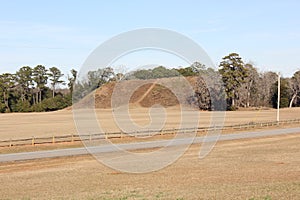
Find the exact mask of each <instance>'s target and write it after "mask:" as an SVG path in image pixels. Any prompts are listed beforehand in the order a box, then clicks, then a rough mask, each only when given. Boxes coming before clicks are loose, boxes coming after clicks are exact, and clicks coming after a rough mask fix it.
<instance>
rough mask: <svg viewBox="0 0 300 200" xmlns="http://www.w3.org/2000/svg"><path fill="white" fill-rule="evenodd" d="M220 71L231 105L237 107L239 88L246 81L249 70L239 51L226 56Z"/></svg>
mask: <svg viewBox="0 0 300 200" xmlns="http://www.w3.org/2000/svg"><path fill="white" fill-rule="evenodd" d="M219 72H220V74H221V75H222V80H223V82H224V84H225V90H226V93H227V98H228V103H229V105H230V104H231V106H233V107H235V100H236V98H237V96H238V95H237V90H238V88H239V87H240V86H241V85H242V84H243V83H245V79H246V78H247V77H248V71H247V69H246V68H245V66H244V62H243V61H242V58H241V57H240V56H239V54H237V53H231V54H229V55H228V56H225V57H224V58H223V60H222V62H221V63H220V65H219Z"/></svg>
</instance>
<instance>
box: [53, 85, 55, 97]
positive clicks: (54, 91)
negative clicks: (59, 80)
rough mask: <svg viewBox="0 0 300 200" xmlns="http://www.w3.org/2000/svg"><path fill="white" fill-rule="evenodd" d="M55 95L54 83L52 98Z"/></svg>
mask: <svg viewBox="0 0 300 200" xmlns="http://www.w3.org/2000/svg"><path fill="white" fill-rule="evenodd" d="M54 95H55V85H53V86H52V98H54Z"/></svg>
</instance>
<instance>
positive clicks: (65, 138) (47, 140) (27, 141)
mask: <svg viewBox="0 0 300 200" xmlns="http://www.w3.org/2000/svg"><path fill="white" fill-rule="evenodd" d="M287 124H300V119H292V120H282V121H279V122H277V121H270V122H259V123H258V122H250V123H245V124H237V125H226V126H222V127H221V126H210V127H191V128H182V129H162V130H147V131H132V132H130V133H126V134H125V133H123V132H111V133H93V134H86V135H78V134H70V135H61V136H51V137H31V138H23V139H10V140H0V147H12V146H24V145H32V146H34V145H38V144H55V143H65V142H80V141H97V140H103V139H112V138H123V137H128V136H129V137H130V136H151V135H155V134H160V135H164V134H175V133H183V134H184V133H188V132H194V131H197V133H199V132H208V131H215V130H222V131H224V130H233V131H234V130H247V129H255V128H264V127H273V126H279V125H287Z"/></svg>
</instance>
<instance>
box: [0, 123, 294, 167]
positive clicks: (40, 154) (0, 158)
mask: <svg viewBox="0 0 300 200" xmlns="http://www.w3.org/2000/svg"><path fill="white" fill-rule="evenodd" d="M285 134H300V128H288V129H277V130H266V131H258V132H245V133H235V134H226V135H221V136H220V137H219V138H216V137H212V136H211V137H206V138H205V137H196V138H195V139H194V141H193V144H197V143H202V142H213V141H215V140H218V141H225V140H237V139H247V138H258V137H266V136H276V135H285ZM190 140H191V139H190V138H185V139H176V140H173V141H172V143H171V145H172V146H179V145H184V144H188V143H189V142H190ZM166 145H170V140H159V141H149V142H139V143H126V144H117V145H116V146H117V147H118V148H121V149H125V150H138V149H150V148H157V147H164V146H166ZM116 149H117V148H116V147H113V146H112V145H103V146H95V147H89V152H88V150H87V149H86V148H84V147H83V148H69V149H59V150H49V151H37V152H24V153H13V154H0V162H11V161H22V160H32V159H40V158H55V157H64V156H76V155H86V154H89V153H105V152H113V151H116Z"/></svg>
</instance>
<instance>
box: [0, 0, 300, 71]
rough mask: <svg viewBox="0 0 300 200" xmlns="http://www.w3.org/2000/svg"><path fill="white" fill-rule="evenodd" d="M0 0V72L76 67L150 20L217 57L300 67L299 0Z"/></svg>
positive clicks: (293, 68) (277, 67) (260, 66)
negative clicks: (102, 46) (230, 55)
mask: <svg viewBox="0 0 300 200" xmlns="http://www.w3.org/2000/svg"><path fill="white" fill-rule="evenodd" d="M0 3H1V6H0V73H4V72H12V73H13V72H15V71H16V70H17V69H19V68H20V67H22V66H25V65H29V66H32V67H34V66H36V65H37V64H43V65H45V66H47V67H52V66H58V67H59V68H60V69H62V71H63V72H64V73H65V74H67V73H68V71H69V70H70V69H72V68H75V69H77V70H79V69H80V67H81V65H82V64H83V62H84V61H85V59H86V58H87V57H88V55H89V54H90V53H91V52H92V51H93V50H94V49H95V48H96V47H97V46H98V45H100V44H101V43H102V42H104V41H106V40H108V39H110V38H111V37H113V36H115V35H117V34H119V33H122V32H126V31H130V30H133V29H138V28H145V27H155V28H165V29H170V30H174V31H177V32H179V33H182V34H184V35H186V36H188V37H190V38H191V39H192V40H194V41H195V42H197V43H198V44H199V45H200V46H202V47H203V48H204V49H205V50H206V52H207V53H208V55H209V56H210V57H211V59H212V60H213V62H214V63H215V64H216V65H218V64H219V62H220V61H221V59H222V57H223V56H225V55H227V54H228V53H230V52H237V53H239V54H240V56H241V57H242V58H243V60H244V62H249V61H251V62H253V63H254V65H255V66H256V67H258V69H259V70H260V71H267V70H272V71H280V72H281V73H282V74H283V75H284V76H291V75H292V74H293V73H294V72H295V71H296V70H299V69H300V12H299V10H300V3H299V1H289V0H287V1H282V0H281V1H278V0H277V1H276V0H274V1H263V0H262V1H230V0H227V1H221V0H220V1H216V0H215V1H214V0H213V1H200V0H198V1H189V0H187V1H175V0H172V1H155V0H151V1H141V0H140V1H134V0H132V1H121V0H119V1H96V0H95V1H79V0H77V1H76V0H75V1H74V0H73V1H71V0H65V1H63V0H61V1H55V0H53V1H38V0H35V1H33V0H27V1H22V0H19V1H18V0H12V1H4V0H3V1H0ZM162 57H163V56H162ZM139 59H140V60H139ZM142 59H143V56H139V58H137V59H136V60H135V62H141V64H146V63H147V62H149V61H148V60H147V61H145V60H142ZM175 60H176V59H174V62H175ZM143 62H145V63H143ZM124 64H125V65H127V64H128V65H130V64H132V65H133V64H135V63H124ZM151 64H152V63H151ZM171 64H173V63H172V62H171Z"/></svg>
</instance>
